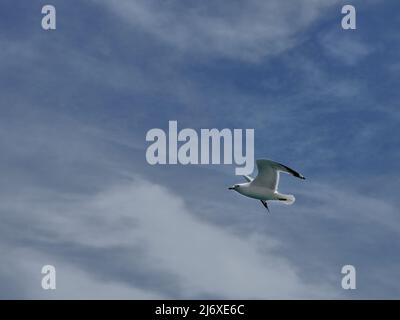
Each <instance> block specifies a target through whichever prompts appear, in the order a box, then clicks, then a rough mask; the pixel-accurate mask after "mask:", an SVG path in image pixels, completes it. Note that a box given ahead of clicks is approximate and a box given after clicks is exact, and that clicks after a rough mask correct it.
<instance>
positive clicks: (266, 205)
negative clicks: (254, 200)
mask: <svg viewBox="0 0 400 320" xmlns="http://www.w3.org/2000/svg"><path fill="white" fill-rule="evenodd" d="M260 201H261V203H262V204H263V206H264V207H265V208H266V209H267V210H268V212H269V213H271V211H269V208H268V203H267V201H265V200H260Z"/></svg>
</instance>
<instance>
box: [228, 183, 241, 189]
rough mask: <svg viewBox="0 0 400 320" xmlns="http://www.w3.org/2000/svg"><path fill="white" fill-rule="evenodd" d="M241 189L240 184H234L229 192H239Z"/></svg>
mask: <svg viewBox="0 0 400 320" xmlns="http://www.w3.org/2000/svg"><path fill="white" fill-rule="evenodd" d="M239 188H240V185H239V184H234V185H233V186H232V187H229V188H228V189H229V190H238V189H239Z"/></svg>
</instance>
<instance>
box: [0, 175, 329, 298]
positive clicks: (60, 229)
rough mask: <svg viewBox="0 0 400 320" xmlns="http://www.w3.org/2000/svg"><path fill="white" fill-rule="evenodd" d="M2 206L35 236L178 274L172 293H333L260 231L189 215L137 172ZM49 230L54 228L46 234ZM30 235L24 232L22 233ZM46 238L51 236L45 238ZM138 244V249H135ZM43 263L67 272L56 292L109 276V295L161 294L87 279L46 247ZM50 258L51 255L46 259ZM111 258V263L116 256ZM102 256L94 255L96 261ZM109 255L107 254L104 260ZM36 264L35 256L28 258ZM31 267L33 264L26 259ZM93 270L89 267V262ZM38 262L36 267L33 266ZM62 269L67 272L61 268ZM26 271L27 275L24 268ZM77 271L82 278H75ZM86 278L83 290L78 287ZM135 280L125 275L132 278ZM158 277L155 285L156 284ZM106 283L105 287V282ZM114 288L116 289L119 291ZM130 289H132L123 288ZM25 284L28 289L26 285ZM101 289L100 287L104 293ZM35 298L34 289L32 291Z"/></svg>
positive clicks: (95, 288) (90, 286)
mask: <svg viewBox="0 0 400 320" xmlns="http://www.w3.org/2000/svg"><path fill="white" fill-rule="evenodd" d="M2 200H3V201H2V209H3V210H7V211H10V210H13V211H14V212H16V214H15V215H14V217H13V218H14V219H17V220H18V218H21V219H24V220H25V221H24V223H27V224H29V225H31V226H32V228H33V230H41V231H40V233H41V234H33V236H34V238H35V241H36V240H37V239H40V238H42V240H43V241H44V242H45V243H47V244H48V245H50V244H52V245H56V246H57V247H58V248H59V249H60V250H61V251H62V250H63V249H62V248H63V244H65V243H72V244H74V245H77V246H78V247H83V248H86V250H89V251H90V250H100V252H101V250H107V249H113V248H125V250H124V253H125V254H126V256H124V257H123V256H119V258H120V259H121V261H122V262H124V263H128V264H129V265H127V266H124V268H125V269H128V270H129V269H131V270H132V272H134V271H135V270H134V269H135V267H136V266H137V261H135V260H137V259H140V260H141V263H144V264H145V265H146V266H147V268H148V273H147V274H146V277H152V276H153V273H152V272H151V270H152V269H154V268H156V270H157V272H159V273H162V274H164V276H165V277H171V279H175V280H174V281H176V280H177V283H174V287H175V286H177V288H179V289H177V290H179V292H178V291H177V292H176V293H174V294H170V296H172V297H174V296H175V297H186V298H198V297H207V296H214V297H224V298H306V297H326V296H333V295H334V292H333V291H332V290H331V289H330V288H329V287H328V286H325V285H321V286H315V285H312V284H307V283H305V282H304V281H303V280H302V279H301V278H300V277H299V275H298V273H297V271H296V268H295V267H294V266H293V265H291V263H290V262H289V261H288V260H286V259H285V258H283V257H281V256H280V255H279V253H277V252H279V244H278V243H277V242H276V241H275V240H274V239H271V238H269V237H267V236H265V235H260V234H250V235H249V236H248V237H243V236H238V235H235V234H233V233H230V232H228V231H226V230H223V229H221V228H219V227H216V226H214V225H211V224H209V223H206V222H204V221H201V220H199V219H198V218H196V217H195V216H194V215H193V214H192V213H191V212H190V210H189V209H188V208H187V207H186V206H185V205H184V202H183V201H182V199H180V198H179V197H177V196H176V195H174V194H172V193H170V192H168V191H167V190H166V189H165V188H162V187H160V186H158V185H154V184H150V183H148V182H146V181H143V180H135V181H133V182H132V183H131V184H128V185H120V186H116V187H112V188H107V189H106V190H104V191H103V192H101V193H99V194H97V195H95V196H93V197H82V198H75V199H74V198H69V199H66V198H65V197H64V198H60V197H59V196H57V194H53V193H51V192H50V193H47V192H37V191H32V193H31V196H30V197H24V199H23V201H21V199H19V200H20V202H19V204H17V203H16V202H15V199H12V200H11V199H10V198H7V199H2ZM48 235H53V236H51V237H50V238H48ZM26 236H27V237H28V238H29V235H26ZM50 239H52V240H50ZM138 248H141V252H144V255H143V256H142V255H137V254H136V252H137V251H136V250H137V249H138ZM43 250H44V253H42V254H44V255H45V256H46V259H41V260H42V261H46V262H45V263H46V264H47V263H49V264H52V263H54V264H57V265H58V266H60V272H59V274H60V276H62V277H64V279H65V278H68V281H66V282H65V283H67V286H66V287H64V286H63V283H61V284H60V285H59V286H58V289H57V292H58V293H57V294H60V296H62V297H70V298H73V297H74V296H75V294H77V296H78V297H80V296H85V297H91V295H92V294H93V297H98V294H99V293H98V292H99V289H100V292H104V291H106V290H108V289H110V290H111V288H112V286H111V285H110V284H107V283H115V285H116V288H113V289H112V291H110V295H111V297H113V298H114V297H118V296H119V295H121V296H122V297H126V296H127V295H129V294H131V295H132V296H135V297H136V298H137V297H138V294H140V293H141V292H144V294H146V295H149V296H151V295H153V296H162V295H163V291H162V290H160V292H157V291H156V292H154V293H151V290H150V289H149V290H145V289H143V288H135V287H134V286H133V288H130V286H128V285H123V284H121V281H120V280H118V277H115V278H114V275H113V271H112V270H109V272H108V273H107V274H106V275H105V276H104V275H103V276H102V279H101V281H100V280H99V279H97V280H96V281H94V280H93V277H91V276H89V275H88V273H87V271H84V270H80V269H79V268H78V267H77V265H76V264H75V266H72V265H70V262H68V260H67V259H68V257H67V256H66V257H64V258H63V259H61V258H60V256H58V255H57V254H54V253H53V255H51V254H50V253H49V252H47V253H46V246H44V248H43ZM22 260H23V261H32V260H33V261H35V260H37V258H36V257H35V256H33V257H32V255H29V254H28V255H27V254H24V255H20V261H19V263H20V264H21V263H22ZM53 261H55V262H53ZM121 261H118V262H117V261H116V263H121ZM99 263H101V261H99ZM111 263H112V262H111ZM35 265H36V267H38V263H36V262H35ZM32 268H33V267H32ZM91 268H92V270H91V272H92V274H96V267H95V266H92V267H91ZM36 269H37V268H35V270H36ZM62 272H65V273H66V274H64V275H63V274H62ZM25 276H26V275H25ZM82 279H83V280H82ZM81 281H83V283H85V288H86V289H85V290H86V291H85V292H84V294H83V293H82V292H81V291H80V290H81V289H80V288H81V287H82V284H81ZM133 282H134V281H133V280H132V281H129V282H128V283H129V285H132V283H133ZM161 287H162V285H160V289H161ZM107 288H108V289H107ZM119 288H120V289H121V291H120V292H119ZM130 290H131V291H130ZM28 292H29V290H28ZM106 296H107V294H103V295H101V297H106ZM32 298H35V296H32Z"/></svg>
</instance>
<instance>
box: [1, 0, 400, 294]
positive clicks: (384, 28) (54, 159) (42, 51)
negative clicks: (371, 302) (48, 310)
mask: <svg viewBox="0 0 400 320" xmlns="http://www.w3.org/2000/svg"><path fill="white" fill-rule="evenodd" d="M44 4H46V3H44V2H42V1H30V2H29V3H27V2H26V1H8V0H6V1H2V2H1V4H0V12H2V14H1V16H2V18H1V19H0V27H1V28H0V30H2V31H1V32H0V43H1V50H0V58H1V60H0V61H1V63H0V68H1V72H0V87H1V93H2V95H1V100H0V130H1V134H0V148H1V150H2V152H1V154H0V168H1V172H2V179H1V180H0V190H1V192H0V197H1V199H0V200H1V201H0V214H1V223H0V254H1V256H2V259H1V261H2V262H1V264H0V288H1V290H0V297H2V298H137V299H143V298H399V296H400V282H399V279H400V271H399V270H400V269H399V264H400V260H399V259H400V258H399V256H398V252H399V249H400V245H399V244H400V243H399V241H400V236H399V234H400V233H399V231H400V218H399V211H398V206H399V204H400V203H399V198H398V196H397V190H398V189H399V182H400V181H399V174H398V172H399V168H400V166H399V163H400V162H399V160H400V153H399V150H398V145H399V134H398V131H399V129H398V128H399V120H400V117H399V113H398V110H397V108H398V99H399V91H398V90H397V88H398V87H399V80H398V73H399V70H400V64H399V61H398V56H399V53H400V42H399V38H398V35H397V29H398V28H397V26H398V23H399V22H400V21H399V17H398V15H397V10H398V3H397V2H396V1H379V0H370V1H353V2H352V4H353V5H354V6H355V7H356V9H357V30H349V31H344V30H342V29H341V25H340V21H341V17H342V15H341V14H340V11H341V7H342V5H343V4H345V3H344V2H342V1H333V0H332V1H324V2H321V1H315V0H310V1H297V0H293V1H285V2H283V1H278V0H271V1H246V3H245V4H244V3H241V2H239V1H232V2H230V3H229V5H227V3H226V2H222V1H221V2H215V1H213V2H207V1H201V2H199V1H177V0H171V1H162V2H161V1H139V0H138V1H127V0H119V1H106V0H97V1H95V0H80V1H74V4H71V2H70V1H65V0H64V1H52V4H53V5H54V6H55V7H56V9H57V30H56V31H50V32H46V31H43V30H42V29H41V26H40V21H41V17H42V16H41V14H40V12H41V7H42V6H43V5H44ZM346 4H347V2H346ZM169 120H178V126H179V128H184V127H190V128H195V129H199V128H214V127H215V128H220V129H222V128H231V129H233V128H243V129H245V128H254V129H255V153H256V157H257V158H271V159H275V160H277V161H280V162H282V163H285V164H287V165H289V166H291V167H293V168H294V169H296V170H298V171H299V172H301V173H302V174H304V175H305V176H306V177H307V180H306V181H305V182H303V181H299V180H297V179H292V178H291V177H289V176H284V177H283V178H282V179H281V188H282V191H284V192H285V193H293V194H295V195H296V203H295V204H294V205H293V206H291V207H287V206H278V205H271V211H272V214H271V215H268V216H266V215H265V212H264V209H263V208H262V207H261V206H260V204H259V203H258V202H257V201H251V200H249V199H246V198H243V197H240V196H239V195H238V194H234V193H232V192H228V190H227V186H229V185H231V184H232V183H235V182H238V180H239V181H240V179H241V178H240V177H236V176H235V175H234V168H233V166H150V165H148V164H147V163H146V161H145V150H146V147H147V146H148V144H147V143H146V141H145V135H146V132H147V131H148V130H150V129H152V128H156V127H160V128H163V129H167V127H168V121H169ZM45 264H53V265H55V267H56V269H57V290H55V291H52V292H47V291H43V290H42V289H41V287H40V280H41V274H40V270H41V267H42V266H43V265H45ZM346 264H352V265H354V266H355V267H356V269H357V289H356V290H353V291H345V290H342V289H341V286H340V281H341V277H342V275H341V274H340V270H341V267H342V266H343V265H346Z"/></svg>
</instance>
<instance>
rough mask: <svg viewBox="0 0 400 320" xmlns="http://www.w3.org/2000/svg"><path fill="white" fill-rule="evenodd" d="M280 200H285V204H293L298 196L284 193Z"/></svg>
mask: <svg viewBox="0 0 400 320" xmlns="http://www.w3.org/2000/svg"><path fill="white" fill-rule="evenodd" d="M279 201H281V202H283V203H284V204H287V205H291V204H293V203H294V202H295V201H296V198H295V197H294V196H293V195H291V194H282V195H281V197H280V198H279Z"/></svg>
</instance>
